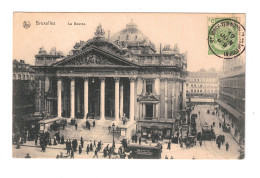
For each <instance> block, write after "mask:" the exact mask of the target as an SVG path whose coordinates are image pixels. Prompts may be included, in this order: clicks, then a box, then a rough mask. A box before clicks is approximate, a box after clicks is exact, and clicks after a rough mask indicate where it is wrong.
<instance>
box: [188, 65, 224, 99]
mask: <svg viewBox="0 0 260 178" xmlns="http://www.w3.org/2000/svg"><path fill="white" fill-rule="evenodd" d="M218 74H219V73H218V72H216V71H215V70H209V71H206V70H205V69H201V70H200V71H198V72H189V77H188V82H187V91H186V93H187V102H189V103H191V104H192V103H193V104H194V103H197V104H203V103H207V104H208V103H211V104H213V103H214V101H215V99H217V98H218V93H219V80H218Z"/></svg>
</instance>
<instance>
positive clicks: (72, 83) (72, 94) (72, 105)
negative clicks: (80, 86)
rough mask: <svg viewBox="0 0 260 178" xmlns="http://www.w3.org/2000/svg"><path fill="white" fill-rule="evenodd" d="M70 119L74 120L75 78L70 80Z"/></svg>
mask: <svg viewBox="0 0 260 178" xmlns="http://www.w3.org/2000/svg"><path fill="white" fill-rule="evenodd" d="M70 118H75V78H74V77H71V78H70Z"/></svg>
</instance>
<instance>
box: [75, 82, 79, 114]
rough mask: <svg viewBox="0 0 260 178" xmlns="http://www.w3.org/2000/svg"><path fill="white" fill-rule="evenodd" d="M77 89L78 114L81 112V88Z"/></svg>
mask: <svg viewBox="0 0 260 178" xmlns="http://www.w3.org/2000/svg"><path fill="white" fill-rule="evenodd" d="M75 88H76V89H77V91H76V96H77V113H79V112H80V88H79V86H78V87H75Z"/></svg>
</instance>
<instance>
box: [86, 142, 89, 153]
mask: <svg viewBox="0 0 260 178" xmlns="http://www.w3.org/2000/svg"><path fill="white" fill-rule="evenodd" d="M86 152H87V154H88V153H89V144H88V145H87V150H86Z"/></svg>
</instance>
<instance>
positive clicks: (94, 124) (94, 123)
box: [93, 120, 96, 128]
mask: <svg viewBox="0 0 260 178" xmlns="http://www.w3.org/2000/svg"><path fill="white" fill-rule="evenodd" d="M95 126H96V122H95V120H94V121H93V128H94V127H95Z"/></svg>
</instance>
